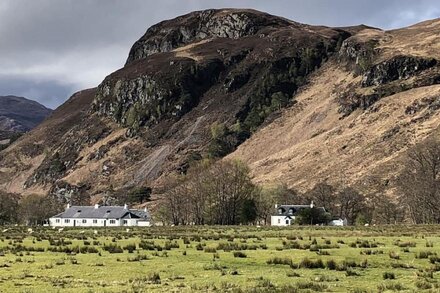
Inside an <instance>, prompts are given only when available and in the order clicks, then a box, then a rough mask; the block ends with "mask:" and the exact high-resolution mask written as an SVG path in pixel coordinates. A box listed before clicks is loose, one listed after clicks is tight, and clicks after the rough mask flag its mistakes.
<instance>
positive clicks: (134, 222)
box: [49, 218, 150, 227]
mask: <svg viewBox="0 0 440 293" xmlns="http://www.w3.org/2000/svg"><path fill="white" fill-rule="evenodd" d="M57 220H59V223H57ZM65 220H68V222H67V223H66V222H65ZM83 220H84V221H85V223H83ZM94 221H96V223H94ZM104 221H105V226H106V227H118V226H143V227H147V226H150V221H145V220H139V219H120V220H116V219H107V220H104V219H57V218H50V219H49V225H50V226H52V227H104ZM113 221H114V223H111V222H113ZM124 221H127V222H124Z"/></svg>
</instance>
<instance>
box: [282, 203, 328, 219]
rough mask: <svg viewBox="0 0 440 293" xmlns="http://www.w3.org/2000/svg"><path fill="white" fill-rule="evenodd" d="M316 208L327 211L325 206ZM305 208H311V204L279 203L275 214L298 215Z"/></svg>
mask: <svg viewBox="0 0 440 293" xmlns="http://www.w3.org/2000/svg"><path fill="white" fill-rule="evenodd" d="M315 208H316V209H319V210H321V211H322V212H324V213H325V212H326V211H325V208H324V207H315ZM304 209H310V205H279V206H278V207H277V209H276V213H275V214H274V216H286V217H289V216H296V214H297V213H298V212H300V211H301V210H304ZM280 211H281V213H280Z"/></svg>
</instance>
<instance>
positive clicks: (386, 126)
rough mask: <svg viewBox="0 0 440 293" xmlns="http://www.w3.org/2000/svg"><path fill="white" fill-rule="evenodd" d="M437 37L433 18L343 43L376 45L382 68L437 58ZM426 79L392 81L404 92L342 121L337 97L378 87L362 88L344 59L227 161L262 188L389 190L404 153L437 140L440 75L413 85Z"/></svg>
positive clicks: (439, 22) (333, 63)
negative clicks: (240, 163)
mask: <svg viewBox="0 0 440 293" xmlns="http://www.w3.org/2000/svg"><path fill="white" fill-rule="evenodd" d="M439 38H440V20H438V19H437V20H432V21H426V22H423V23H420V24H416V25H413V26H411V27H408V28H404V29H398V30H393V31H387V32H384V31H379V30H370V29H366V30H363V31H360V32H359V33H358V34H357V35H355V36H354V37H352V38H350V39H348V40H347V42H350V41H351V40H353V39H354V40H356V41H357V42H368V41H370V40H375V41H376V42H377V45H376V46H375V50H376V51H377V52H376V55H375V57H374V61H373V63H374V64H380V63H381V62H386V61H389V60H390V59H392V58H393V57H395V56H402V55H404V56H418V57H422V58H436V59H439V58H440V45H439V43H438V40H439ZM435 40H437V41H435ZM340 53H341V54H344V52H342V51H341V52H340ZM424 74H427V73H426V72H425V73H423V72H421V73H417V74H414V76H412V77H408V78H402V79H400V80H397V84H398V85H406V84H409V86H408V90H405V91H400V90H398V91H396V92H397V93H395V94H393V91H391V92H390V93H389V94H390V95H389V96H386V97H383V98H381V99H380V100H379V101H377V102H373V104H372V105H370V106H367V107H366V108H365V109H362V108H361V109H355V111H354V112H352V113H350V114H349V115H348V116H347V117H343V116H342V115H341V113H340V112H341V104H340V101H341V99H343V98H344V97H346V96H350V95H351V94H352V92H353V91H357V92H361V93H367V94H368V93H371V92H374V91H375V89H376V88H378V87H377V86H374V85H373V86H369V87H368V86H367V87H362V85H361V82H362V75H357V74H355V73H354V71H353V70H352V68H347V66H346V64H345V63H344V62H342V63H341V62H336V61H335V60H333V61H331V62H328V63H327V64H326V65H325V66H323V67H322V68H321V69H319V70H318V71H317V72H315V73H314V75H313V78H312V79H311V81H310V83H309V85H307V86H306V87H304V88H303V89H302V91H301V92H300V93H299V94H297V95H296V97H295V99H296V101H297V102H298V103H297V104H295V105H294V106H293V107H290V108H288V109H285V110H283V113H282V115H281V117H280V118H278V119H276V120H275V121H273V122H272V123H270V124H269V125H267V126H265V127H263V128H262V129H261V130H260V131H259V132H258V133H256V134H255V135H253V136H252V137H251V138H250V139H249V140H247V141H246V142H245V143H243V144H242V145H241V146H239V148H238V149H237V151H235V152H234V153H233V154H231V155H230V156H229V157H230V158H240V159H241V160H244V161H246V162H247V163H249V165H250V167H251V169H252V173H253V175H254V177H255V181H256V182H260V183H273V182H286V183H288V184H289V185H290V186H294V187H297V188H300V189H302V190H304V189H307V188H310V187H312V186H313V185H314V184H316V182H319V181H328V182H329V183H333V184H336V185H339V186H341V185H342V186H349V185H357V186H358V187H360V188H363V186H362V185H366V184H368V179H370V178H371V177H372V176H377V177H379V178H380V179H382V181H383V182H388V183H387V184H388V185H389V188H388V191H389V192H390V193H392V191H393V183H394V182H393V178H394V177H395V175H397V174H398V173H399V171H400V169H401V167H402V159H403V157H404V155H405V152H406V151H407V150H408V149H409V148H411V147H412V146H414V145H415V144H417V143H420V142H422V141H424V140H425V139H426V138H427V137H434V138H435V139H440V136H439V133H440V132H439V125H440V111H438V108H439V102H440V85H437V84H435V83H438V73H432V74H433V76H435V77H434V79H436V81H435V82H432V84H434V85H430V84H431V82H428V83H427V84H426V86H424V85H425V84H423V82H422V83H420V85H422V86H418V85H419V84H417V82H415V81H414V80H415V79H417V78H422V77H421V76H423V75H424ZM430 74H431V73H428V74H427V76H428V75H430ZM412 87H414V88H412ZM402 90H403V89H402ZM414 108H416V110H414ZM268 142H270V143H268Z"/></svg>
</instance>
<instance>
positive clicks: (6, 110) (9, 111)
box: [0, 96, 52, 132]
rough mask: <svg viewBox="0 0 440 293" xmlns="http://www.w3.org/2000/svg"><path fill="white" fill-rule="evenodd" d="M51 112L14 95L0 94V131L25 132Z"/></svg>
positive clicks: (33, 102)
mask: <svg viewBox="0 0 440 293" xmlns="http://www.w3.org/2000/svg"><path fill="white" fill-rule="evenodd" d="M50 113H52V110H51V109H48V108H46V107H44V106H43V105H41V104H39V103H37V102H35V101H31V100H28V99H26V98H23V97H16V96H0V131H9V132H26V131H29V130H31V129H32V128H34V127H35V126H37V125H38V124H40V123H41V122H42V121H43V120H44V119H46V117H48V116H49V115H50Z"/></svg>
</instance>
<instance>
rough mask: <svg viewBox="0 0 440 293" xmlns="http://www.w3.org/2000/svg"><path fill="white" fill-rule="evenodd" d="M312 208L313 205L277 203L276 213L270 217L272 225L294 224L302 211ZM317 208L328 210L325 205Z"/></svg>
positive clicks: (323, 210)
mask: <svg viewBox="0 0 440 293" xmlns="http://www.w3.org/2000/svg"><path fill="white" fill-rule="evenodd" d="M312 206H313V203H312ZM310 208H311V205H275V214H273V215H272V216H271V217H270V224H271V226H289V225H292V224H293V222H294V221H295V218H296V217H297V216H298V214H299V212H300V211H302V210H304V209H310ZM316 209H319V210H321V211H322V212H324V213H325V212H326V211H325V208H323V207H316Z"/></svg>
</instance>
